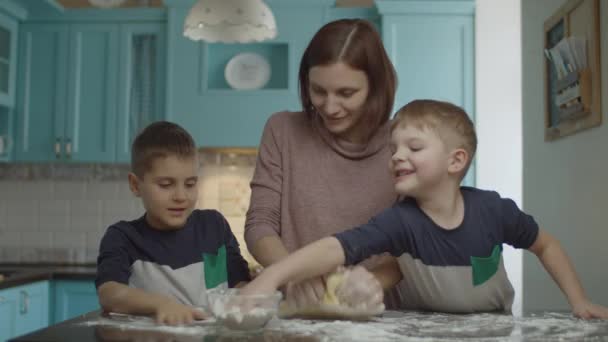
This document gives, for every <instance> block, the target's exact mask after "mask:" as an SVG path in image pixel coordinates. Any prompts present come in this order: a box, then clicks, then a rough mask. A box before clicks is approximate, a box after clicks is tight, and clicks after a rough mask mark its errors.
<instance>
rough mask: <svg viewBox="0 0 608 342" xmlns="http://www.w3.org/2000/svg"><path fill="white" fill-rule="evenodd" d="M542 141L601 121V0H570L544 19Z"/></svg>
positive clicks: (575, 131)
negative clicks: (543, 130)
mask: <svg viewBox="0 0 608 342" xmlns="http://www.w3.org/2000/svg"><path fill="white" fill-rule="evenodd" d="M544 52H545V57H544V60H545V132H544V133H545V141H553V140H556V139H560V138H562V137H565V136H569V135H572V134H575V133H577V132H580V131H583V130H586V129H589V128H592V127H596V126H599V125H600V124H601V122H602V111H601V86H600V83H601V70H600V17H599V0H570V1H567V2H566V3H565V4H564V5H563V6H562V7H560V8H559V9H558V10H557V11H556V12H555V13H554V14H553V15H552V16H551V17H550V18H548V19H547V20H546V21H545V23H544Z"/></svg>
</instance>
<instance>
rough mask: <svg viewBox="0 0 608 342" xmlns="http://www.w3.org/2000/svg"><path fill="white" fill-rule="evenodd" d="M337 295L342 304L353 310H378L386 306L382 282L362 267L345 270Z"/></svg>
mask: <svg viewBox="0 0 608 342" xmlns="http://www.w3.org/2000/svg"><path fill="white" fill-rule="evenodd" d="M336 295H337V297H338V300H339V301H340V303H341V304H344V305H347V306H350V307H353V308H377V307H379V306H380V305H384V303H383V299H384V291H383V290H382V286H380V282H379V281H378V279H376V277H374V275H373V274H371V273H370V272H369V271H368V270H366V269H365V268H364V267H362V266H355V267H352V268H347V269H345V270H344V275H343V278H342V283H341V284H340V286H339V287H338V289H337V290H336Z"/></svg>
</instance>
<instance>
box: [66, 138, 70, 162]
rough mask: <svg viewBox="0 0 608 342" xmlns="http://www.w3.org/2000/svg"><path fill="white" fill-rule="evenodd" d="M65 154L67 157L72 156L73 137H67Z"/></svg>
mask: <svg viewBox="0 0 608 342" xmlns="http://www.w3.org/2000/svg"><path fill="white" fill-rule="evenodd" d="M65 154H66V158H68V159H70V158H72V139H70V138H67V139H65Z"/></svg>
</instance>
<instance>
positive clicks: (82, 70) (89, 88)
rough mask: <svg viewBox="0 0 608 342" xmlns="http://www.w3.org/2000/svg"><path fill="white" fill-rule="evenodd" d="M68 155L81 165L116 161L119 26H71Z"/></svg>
mask: <svg viewBox="0 0 608 342" xmlns="http://www.w3.org/2000/svg"><path fill="white" fill-rule="evenodd" d="M69 41H70V50H69V51H70V61H69V65H70V67H69V72H70V74H69V82H68V96H67V101H68V106H67V113H68V116H67V118H66V121H65V126H66V133H65V134H64V136H63V138H64V139H65V148H66V150H65V155H66V157H67V158H68V159H72V160H75V161H81V162H93V161H98V162H112V161H114V158H115V153H116V151H115V146H116V144H115V136H116V135H115V134H116V95H117V92H116V86H117V77H118V72H117V71H118V44H117V42H118V27H117V25H113V24H72V25H70V38H69Z"/></svg>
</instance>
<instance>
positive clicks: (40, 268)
mask: <svg viewBox="0 0 608 342" xmlns="http://www.w3.org/2000/svg"><path fill="white" fill-rule="evenodd" d="M96 272H97V268H96V266H95V265H90V264H89V265H78V266H76V265H52V264H48V265H33V264H25V265H24V264H0V274H3V275H5V278H4V279H3V280H1V281H0V290H2V289H6V288H9V287H13V286H19V285H25V284H29V283H32V282H35V281H41V280H54V279H71V280H93V279H95V274H96Z"/></svg>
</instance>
